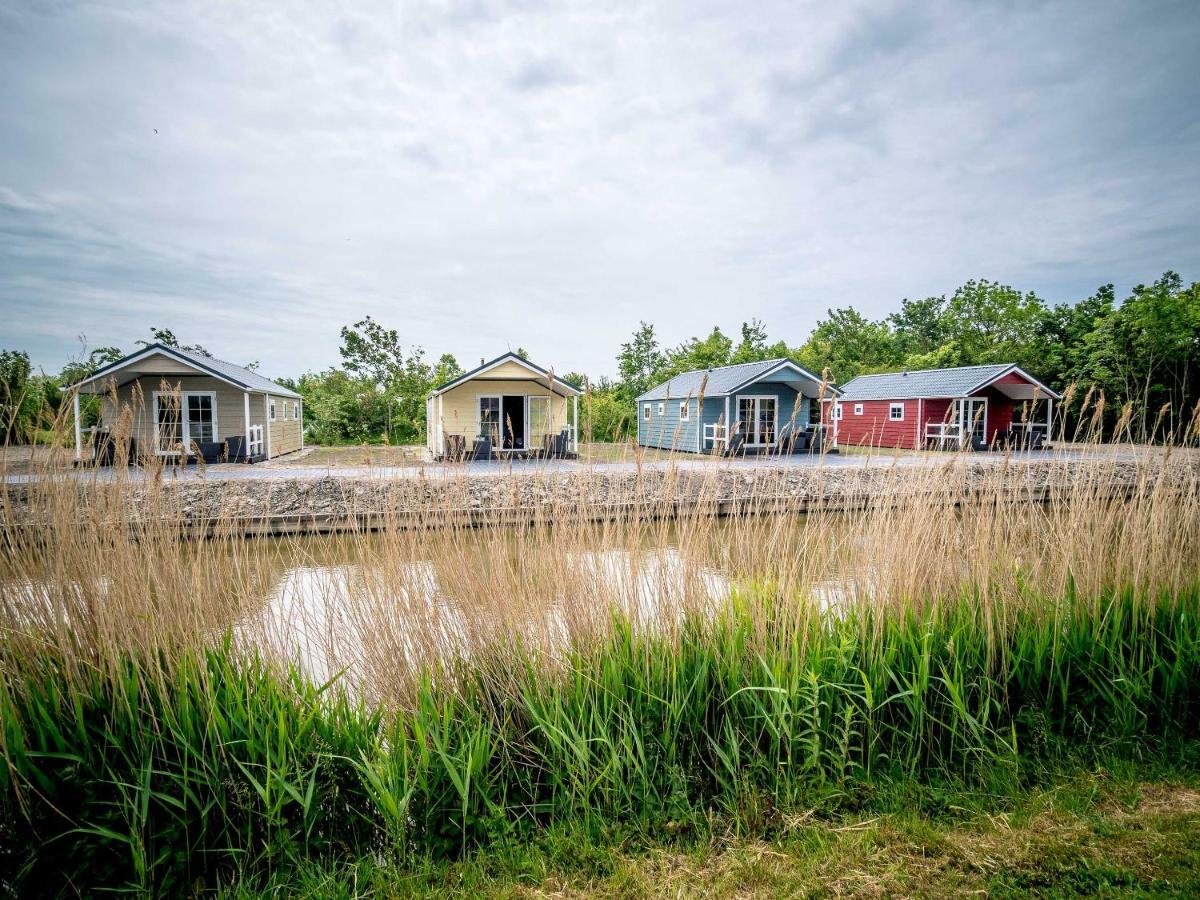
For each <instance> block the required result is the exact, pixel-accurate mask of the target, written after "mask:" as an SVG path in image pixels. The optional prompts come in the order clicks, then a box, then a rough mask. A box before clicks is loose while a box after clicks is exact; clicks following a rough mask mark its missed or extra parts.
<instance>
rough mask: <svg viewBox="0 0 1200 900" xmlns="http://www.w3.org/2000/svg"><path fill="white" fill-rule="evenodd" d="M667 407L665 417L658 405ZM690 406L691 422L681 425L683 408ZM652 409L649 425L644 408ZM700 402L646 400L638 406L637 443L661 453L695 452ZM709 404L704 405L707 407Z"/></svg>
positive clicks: (694, 400)
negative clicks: (674, 451) (670, 451)
mask: <svg viewBox="0 0 1200 900" xmlns="http://www.w3.org/2000/svg"><path fill="white" fill-rule="evenodd" d="M660 403H661V404H663V405H664V409H663V412H662V414H661V415H660V414H659V412H658V405H659V404H660ZM685 403H686V404H687V408H688V421H686V422H684V421H680V418H679V417H680V413H681V412H682V411H683V405H684V404H685ZM647 404H649V406H650V421H649V422H647V421H646V420H645V407H646V405H647ZM698 404H699V400H698V398H696V397H692V398H691V399H686V398H678V399H675V398H672V399H671V400H644V401H641V402H640V403H639V404H638V443H639V444H641V445H642V446H643V447H658V448H659V449H662V450H687V451H690V452H692V453H695V452H696V435H697V434H699V429H700V416H699V413H698ZM707 406H708V402H707V401H706V402H705V407H707Z"/></svg>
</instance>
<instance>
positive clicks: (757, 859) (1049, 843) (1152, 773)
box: [224, 762, 1200, 900]
mask: <svg viewBox="0 0 1200 900" xmlns="http://www.w3.org/2000/svg"><path fill="white" fill-rule="evenodd" d="M1195 772H1196V770H1195V768H1194V767H1193V768H1190V769H1178V770H1176V769H1172V768H1166V769H1164V768H1162V767H1156V766H1154V765H1146V764H1142V765H1139V766H1125V765H1122V764H1121V763H1119V762H1117V763H1116V764H1115V767H1113V768H1103V767H1093V768H1091V769H1081V770H1077V771H1075V772H1073V773H1071V774H1069V775H1060V776H1058V777H1053V778H1050V779H1048V782H1047V784H1045V785H1042V786H1039V787H1037V788H1034V789H1031V790H1027V791H1023V792H1020V793H1018V794H1016V795H1013V796H1010V797H1005V798H996V797H992V796H988V795H985V794H972V793H971V792H969V791H956V792H946V793H942V792H939V791H938V790H936V789H929V788H922V787H920V786H918V785H904V786H896V787H895V788H894V793H893V794H892V795H891V796H886V797H883V798H881V801H882V802H881V803H880V806H882V807H883V811H866V812H856V813H854V812H846V813H841V814H836V815H829V814H824V813H821V812H819V811H817V810H812V811H801V812H799V813H793V814H790V815H780V816H779V817H778V821H777V822H776V823H775V825H774V827H773V829H772V830H773V833H772V834H771V835H770V836H769V837H747V836H745V835H739V834H737V833H736V832H734V831H732V830H730V829H729V827H728V823H724V822H722V821H719V820H718V821H714V822H713V823H712V827H704V826H702V827H701V828H700V829H699V830H698V831H697V830H695V829H691V828H688V829H686V830H683V831H681V833H679V834H677V835H674V836H672V835H669V834H661V833H660V834H656V835H652V836H647V835H644V834H639V833H636V832H629V833H624V834H614V833H603V834H599V835H597V834H595V833H589V832H588V831H587V830H586V829H582V828H573V829H555V830H552V831H550V832H549V833H547V834H546V835H545V836H544V837H543V838H542V839H541V840H539V841H537V842H536V843H534V844H530V845H525V844H516V843H512V844H509V845H507V846H506V847H504V848H502V849H499V850H497V851H494V852H491V853H487V854H477V855H474V856H471V857H469V858H467V859H465V860H462V861H459V862H455V863H450V864H434V863H427V864H425V865H423V866H415V867H410V868H408V869H407V870H404V871H397V870H396V869H394V868H386V867H380V866H378V865H377V864H375V863H373V862H371V861H363V862H360V863H358V864H355V865H349V866H342V867H328V866H320V865H314V866H311V867H309V868H307V869H305V870H304V871H302V872H300V873H295V874H293V875H291V876H289V877H287V878H282V879H278V880H276V881H273V882H270V883H269V884H268V886H267V887H266V888H265V889H264V888H263V887H262V886H259V887H257V888H255V889H239V888H237V887H234V888H230V889H229V890H227V892H226V894H225V895H224V896H226V897H227V898H230V900H232V898H251V897H260V896H283V895H290V894H303V895H304V896H308V897H330V898H342V897H345V898H349V897H394V896H417V895H421V896H427V895H432V896H463V895H471V896H497V897H512V896H519V897H536V896H554V897H586V896H607V897H745V896H764V897H766V896H772V897H780V896H813V895H816V896H844V895H849V896H923V897H958V896H963V895H966V894H980V895H987V896H1001V897H1005V896H1029V895H1035V896H1057V897H1070V896H1094V895H1096V894H1101V895H1103V894H1117V893H1120V894H1122V895H1133V896H1161V897H1172V896H1175V897H1189V896H1196V895H1197V894H1198V893H1200V776H1197V775H1196V774H1195ZM889 807H890V808H889Z"/></svg>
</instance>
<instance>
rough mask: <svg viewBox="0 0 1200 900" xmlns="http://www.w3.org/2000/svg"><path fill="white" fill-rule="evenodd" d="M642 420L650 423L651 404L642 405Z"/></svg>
mask: <svg viewBox="0 0 1200 900" xmlns="http://www.w3.org/2000/svg"><path fill="white" fill-rule="evenodd" d="M642 419H643V420H645V421H647V422H649V421H650V404H649V403H643V404H642Z"/></svg>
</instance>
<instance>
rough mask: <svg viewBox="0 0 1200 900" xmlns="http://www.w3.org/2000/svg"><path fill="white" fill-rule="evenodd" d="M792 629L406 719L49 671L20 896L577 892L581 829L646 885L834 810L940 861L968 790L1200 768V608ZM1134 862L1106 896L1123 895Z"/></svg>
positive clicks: (1, 827)
mask: <svg viewBox="0 0 1200 900" xmlns="http://www.w3.org/2000/svg"><path fill="white" fill-rule="evenodd" d="M775 609H776V605H775V603H774V602H773V601H772V598H770V597H769V595H764V596H763V597H761V598H757V599H754V600H748V599H746V598H742V599H741V600H738V601H736V602H735V603H734V604H733V605H732V607H731V608H730V609H729V611H728V612H725V613H723V614H721V615H720V616H719V617H717V618H716V620H715V621H705V620H695V621H691V622H689V623H687V624H685V625H684V626H683V627H682V631H681V632H680V634H679V635H678V636H677V637H671V638H665V637H664V638H660V637H655V636H654V635H652V634H645V633H639V632H636V631H635V630H634V629H633V627H632V626H630V625H629V624H628V623H626V622H623V621H616V622H614V623H613V626H612V628H611V629H610V632H609V633H608V635H607V636H606V637H604V638H603V639H602V640H601V641H600V642H599V643H598V644H597V645H596V646H593V647H591V648H590V649H587V650H580V651H577V652H576V653H575V655H574V656H572V657H571V658H570V659H568V660H567V661H566V662H565V664H564V666H563V667H562V669H561V671H555V670H552V669H550V668H548V667H547V666H546V665H545V662H544V661H543V660H539V659H535V658H532V657H530V656H528V655H527V654H524V653H523V652H522V651H521V649H520V647H509V648H497V651H496V653H495V654H494V656H492V657H489V658H479V659H476V660H475V661H474V663H473V664H472V665H471V666H470V667H469V668H463V669H462V670H460V671H456V672H442V673H431V674H430V676H429V678H428V680H427V681H426V682H425V683H424V684H423V685H422V687H421V688H420V690H419V691H418V692H417V694H416V696H415V698H414V699H413V700H412V701H411V702H410V703H408V704H407V705H406V706H405V707H404V708H403V709H401V710H399V711H397V712H396V713H395V714H394V715H389V716H384V715H383V714H382V713H380V712H378V711H375V710H371V709H367V708H364V707H363V706H361V705H358V704H355V703H353V702H351V701H348V700H346V699H344V698H342V697H341V696H339V695H338V694H337V693H336V692H335V691H333V690H330V689H329V688H328V686H325V687H314V686H311V685H308V684H305V683H304V682H303V681H302V680H301V679H299V678H298V677H297V676H295V675H293V676H292V677H291V678H290V679H289V678H280V677H279V676H278V675H276V674H274V673H273V671H272V670H271V669H269V668H267V667H266V666H264V665H263V664H261V663H259V662H257V661H255V660H254V659H249V660H244V659H238V658H237V657H236V656H235V655H234V653H233V652H232V651H231V649H230V648H229V646H228V645H226V646H224V647H217V648H215V649H213V650H210V651H208V652H207V653H206V654H204V655H203V656H201V657H196V656H195V655H193V654H186V653H185V654H182V655H181V656H179V658H172V659H158V660H135V659H127V660H126V661H125V662H124V663H123V664H121V665H120V666H118V667H117V668H116V669H115V670H113V671H105V670H102V669H99V668H96V667H93V666H92V665H90V664H88V663H86V662H80V661H77V660H75V661H70V662H66V661H57V660H55V659H54V658H52V657H49V656H47V658H44V659H35V660H28V659H26V660H23V661H22V662H21V669H20V674H19V675H17V674H9V675H7V676H6V678H5V681H4V683H3V691H2V693H0V723H2V727H3V740H4V749H5V755H6V759H7V762H8V764H9V765H8V768H7V769H5V770H3V771H2V772H0V788H2V789H3V793H2V795H0V796H2V798H3V799H2V801H0V802H2V804H3V805H2V806H0V865H3V866H4V870H3V871H2V872H0V878H3V879H4V880H5V881H7V882H10V883H16V884H18V885H21V884H24V885H39V886H41V885H54V884H57V885H60V886H61V887H62V888H63V889H64V890H66V891H68V892H73V891H74V890H76V889H79V888H80V886H86V889H87V892H91V891H94V890H98V889H102V888H124V889H134V890H138V891H144V892H156V893H180V892H184V891H188V890H193V889H195V888H196V887H197V886H207V887H213V886H215V885H217V884H220V883H223V882H224V883H229V882H230V881H233V880H242V881H245V882H246V883H248V884H259V883H263V882H264V880H265V881H266V882H267V883H270V882H271V881H272V880H274V881H275V882H276V883H280V882H282V883H290V881H291V880H292V879H294V878H302V879H303V878H310V877H313V878H320V877H322V876H320V874H319V873H320V872H321V871H323V870H324V869H325V868H327V867H333V869H334V870H336V869H337V868H338V867H339V866H341V865H344V864H345V862H346V861H357V860H361V859H364V858H373V859H377V860H379V861H380V865H381V866H383V869H382V870H381V871H383V872H384V873H385V875H386V877H387V878H393V879H394V878H400V877H401V875H400V874H399V873H409V874H406V875H403V878H409V877H410V876H411V877H413V878H416V879H417V881H419V880H420V878H422V877H426V876H423V875H422V874H421V873H422V872H425V873H427V874H428V873H430V872H445V873H451V872H461V873H469V872H470V871H471V869H470V865H472V864H474V865H486V864H488V863H487V861H489V860H501V861H503V860H510V861H511V865H519V866H533V867H534V868H533V870H532V872H533V873H534V874H537V872H542V873H543V874H547V877H549V875H548V873H550V872H551V869H552V866H550V864H549V862H547V861H545V860H543V861H541V862H539V861H538V860H537V859H536V858H533V860H532V861H530V860H528V859H526V858H525V856H524V855H523V854H524V853H525V851H524V849H523V848H525V847H526V846H528V845H530V844H532V845H533V846H537V847H541V848H542V850H540V851H539V852H540V853H546V854H550V858H551V859H553V858H554V855H555V854H556V853H557V852H558V851H556V850H554V841H555V840H556V837H555V836H556V835H557V836H559V837H558V839H563V838H562V836H563V835H566V836H567V837H566V838H565V840H567V843H568V844H571V845H575V846H578V847H581V848H584V850H585V851H586V852H587V853H588V854H591V858H592V859H593V860H594V863H595V866H596V868H595V870H594V871H589V870H587V869H585V870H584V872H585V874H586V877H587V878H594V879H604V878H616V877H620V872H619V871H618V870H617V869H611V870H610V869H606V867H611V866H612V865H614V863H613V860H615V859H617V858H619V856H620V854H621V853H622V852H623V850H622V848H624V847H625V846H626V845H627V844H628V845H630V846H637V845H639V844H643V845H645V844H647V836H655V837H656V838H658V837H661V836H663V835H669V836H671V837H672V838H673V839H674V840H676V841H677V842H678V843H679V846H680V847H682V848H684V849H685V850H686V848H688V847H689V846H691V847H693V848H695V847H696V846H698V845H697V843H696V842H697V841H700V842H702V845H703V846H708V845H709V844H710V843H711V841H712V840H713V834H714V833H715V829H717V828H719V829H720V832H721V834H722V835H724V837H725V839H728V840H729V841H730V842H731V846H738V845H739V842H754V841H763V840H766V841H785V842H789V841H799V842H800V846H801V848H803V846H805V843H804V842H805V841H806V840H817V839H818V838H820V833H813V834H809V836H808V838H805V836H804V835H805V834H806V833H807V832H805V830H804V827H803V825H801V826H800V827H796V826H794V824H793V823H795V822H796V817H797V816H803V815H805V814H806V813H811V814H813V815H816V816H818V817H820V818H821V819H833V820H835V821H843V820H847V821H863V820H866V819H870V818H872V817H873V816H878V815H881V814H886V815H888V816H890V817H892V818H891V819H889V820H888V821H893V820H894V821H898V822H900V823H901V830H902V831H903V832H904V833H905V834H907V835H908V837H909V838H911V836H912V834H913V833H914V832H913V830H914V829H915V828H918V826H920V827H926V826H923V825H921V821H922V819H920V818H918V819H912V820H905V819H904V818H903V815H902V814H901V813H898V812H896V810H901V809H903V810H909V811H910V812H911V811H916V812H918V813H919V814H920V816H924V817H933V818H936V819H938V820H939V821H940V820H941V819H943V818H945V817H950V819H951V820H953V818H954V816H955V815H957V813H956V807H958V806H961V805H962V798H963V797H964V796H977V797H982V796H989V795H990V796H992V797H999V798H1004V797H1013V796H1017V795H1019V794H1020V793H1021V792H1022V791H1025V790H1027V788H1028V785H1029V784H1030V783H1037V782H1038V780H1039V779H1040V778H1041V777H1042V775H1043V774H1044V773H1045V772H1047V771H1053V770H1054V769H1055V767H1056V766H1057V765H1060V764H1061V761H1062V760H1065V759H1072V760H1079V759H1081V758H1083V759H1088V758H1094V759H1117V760H1120V759H1137V758H1138V757H1146V758H1151V757H1153V758H1158V757H1159V756H1161V754H1162V753H1164V752H1165V750H1164V748H1165V747H1167V746H1173V747H1182V748H1184V751H1183V752H1182V753H1176V754H1175V755H1177V756H1179V757H1180V758H1181V759H1183V760H1185V761H1188V762H1189V763H1194V762H1195V760H1194V747H1195V744H1194V742H1195V739H1196V736H1197V735H1196V729H1197V722H1198V721H1200V620H1198V619H1197V616H1196V613H1197V611H1200V597H1198V595H1197V593H1196V591H1195V590H1194V589H1193V590H1192V591H1190V592H1189V593H1187V594H1186V595H1185V596H1182V597H1178V598H1174V599H1169V598H1163V600H1162V602H1159V603H1152V602H1148V601H1147V600H1146V599H1144V598H1143V599H1138V598H1136V597H1135V596H1133V595H1132V594H1128V593H1123V594H1117V595H1114V596H1111V597H1108V598H1096V599H1094V600H1090V601H1089V600H1083V599H1081V598H1078V597H1068V598H1064V599H1062V600H1059V601H1051V600H1039V601H1032V600H1031V601H1030V602H1028V603H1027V604H1025V605H1023V606H1020V607H1017V611H1003V610H991V611H988V609H987V608H986V607H984V606H983V605H982V604H981V603H980V602H979V601H977V600H975V599H974V598H970V597H966V598H963V600H962V601H960V602H959V603H957V604H951V605H949V606H944V607H941V608H935V609H932V610H929V611H927V612H925V613H921V614H918V613H916V612H914V611H911V610H910V611H907V612H905V613H892V612H886V611H876V612H869V611H868V612H863V613H861V614H860V616H861V617H860V618H855V617H849V618H845V619H841V620H829V619H822V618H819V617H818V616H817V615H816V614H815V613H812V614H809V615H807V616H806V615H804V614H799V615H800V618H799V619H796V618H793V617H789V618H787V619H782V618H779V617H777V616H776V615H775V613H774V610H775ZM793 609H794V607H793ZM451 684H453V685H454V687H453V689H451V687H450V685H451ZM1189 771H1190V770H1189ZM812 811H815V812H812ZM897 816H899V818H895V817H897ZM714 823H719V825H718V824H714ZM822 827H823V828H825V830H826V831H828V827H827V825H822ZM870 827H871V828H876V827H877V826H876V824H875V823H872V824H871V826H870ZM927 827H929V828H932V829H934V831H936V829H937V828H938V827H940V826H935V825H929V826H927ZM1188 827H1191V826H1190V825H1189V826H1188ZM847 833H851V834H852V833H854V832H853V831H850V832H847ZM834 834H840V833H839V832H834ZM931 834H932V833H931ZM31 836H32V838H33V839H32V840H30V837H31ZM886 838H887V836H886V835H884V836H883V837H882V838H881V839H886ZM906 839H907V838H906ZM930 839H931V840H932V836H931V838H930ZM653 843H654V842H653V841H651V842H649V845H650V846H653ZM64 847H69V848H70V853H66V854H65V853H63V852H61V850H62V848H64ZM817 849H820V848H817ZM1088 859H1089V860H1090V859H1091V857H1088ZM455 860H465V861H466V862H461V863H459V864H458V865H462V866H463V867H464V868H460V869H454V868H450V869H446V868H443V867H444V866H447V865H455V863H454V861H455ZM471 860H475V863H471V862H470V861H471ZM509 864H510V863H504V865H509ZM1050 864H1051V863H1050V862H1044V863H1038V865H1037V866H1035V867H1034V868H1033V870H1031V871H1032V874H1028V873H1027V874H1024V875H1022V874H1020V873H1019V872H1018V873H1017V874H1016V875H1014V876H1013V878H1016V880H1014V881H1012V882H1011V885H1010V884H1009V883H1008V882H999V881H998V882H996V886H997V888H1005V889H1007V888H1009V887H1011V889H1012V890H1014V891H1019V890H1024V889H1025V888H1032V887H1036V886H1037V885H1036V884H1034V883H1033V882H1030V883H1029V884H1025V883H1024V882H1022V881H1021V880H1020V879H1021V878H1030V879H1036V878H1039V877H1042V876H1041V875H1039V874H1037V873H1038V872H1043V871H1044V870H1045V866H1049V865H1050ZM1081 865H1082V863H1080V862H1079V860H1078V859H1075V858H1074V857H1070V856H1068V857H1064V861H1063V862H1062V863H1061V866H1060V868H1062V869H1064V870H1065V869H1066V868H1072V867H1073V868H1072V871H1075V870H1077V869H1079V867H1080V866H1081ZM1106 865H1108V863H1107V862H1105V860H1104V858H1103V857H1102V856H1099V857H1097V858H1096V862H1095V864H1094V865H1093V864H1092V863H1091V862H1088V864H1087V866H1091V868H1090V869H1088V868H1087V866H1085V867H1084V868H1085V869H1087V871H1086V872H1085V873H1084V874H1083V875H1080V876H1079V877H1080V878H1083V879H1084V880H1083V881H1082V882H1080V883H1081V884H1085V883H1086V884H1087V885H1091V886H1093V887H1101V886H1103V885H1104V884H1106V883H1107V881H1106V879H1107V880H1111V881H1112V882H1113V884H1114V885H1117V883H1118V882H1119V881H1120V879H1121V878H1123V877H1124V876H1123V875H1122V874H1121V872H1120V871H1118V868H1112V869H1111V870H1110V869H1106V868H1104V866H1106ZM1114 865H1115V864H1114ZM1181 865H1183V864H1182V863H1181ZM314 866H315V867H316V868H315V869H314ZM431 867H432V868H431ZM314 872H316V873H318V874H313V873H314ZM413 873H415V874H413ZM367 874H369V875H371V877H372V878H374V877H376V875H373V874H371V873H367ZM485 874H487V873H485ZM500 876H502V877H503V878H507V877H509V876H508V875H506V874H504V873H503V872H501V873H500ZM379 877H384V876H379ZM446 877H451V876H450V875H447V876H446ZM472 877H474V876H472ZM481 877H482V876H481ZM572 877H573V876H572ZM988 877H989V878H990V877H1000V876H999V875H997V874H996V873H992V874H990V875H989V876H988ZM1004 877H1008V876H1007V875H1005V876H1004ZM1118 886H1119V885H1118ZM765 890H770V888H769V887H767V888H765Z"/></svg>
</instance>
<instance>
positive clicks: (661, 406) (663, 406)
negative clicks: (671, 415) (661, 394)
mask: <svg viewBox="0 0 1200 900" xmlns="http://www.w3.org/2000/svg"><path fill="white" fill-rule="evenodd" d="M658 414H659V415H660V416H665V415H666V414H667V401H665V400H659V401H658Z"/></svg>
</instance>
